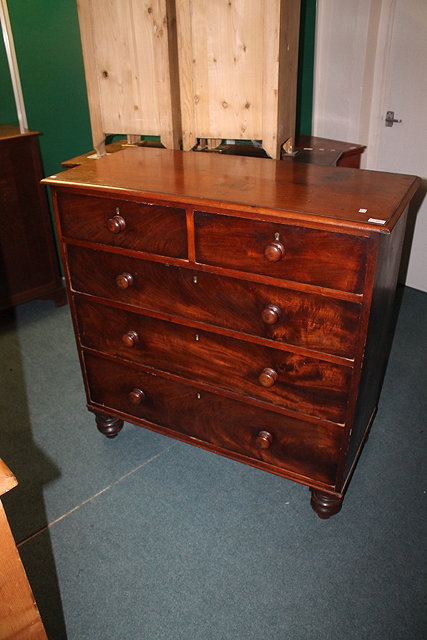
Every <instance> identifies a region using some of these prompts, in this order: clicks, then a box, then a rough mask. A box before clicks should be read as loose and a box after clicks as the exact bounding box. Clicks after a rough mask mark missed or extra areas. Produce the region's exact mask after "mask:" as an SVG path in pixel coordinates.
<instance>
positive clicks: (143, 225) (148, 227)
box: [60, 193, 187, 258]
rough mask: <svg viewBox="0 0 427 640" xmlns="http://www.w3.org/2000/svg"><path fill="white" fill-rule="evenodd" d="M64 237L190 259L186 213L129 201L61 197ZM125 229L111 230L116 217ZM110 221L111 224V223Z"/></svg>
mask: <svg viewBox="0 0 427 640" xmlns="http://www.w3.org/2000/svg"><path fill="white" fill-rule="evenodd" d="M60 206H61V211H62V218H61V227H62V233H63V235H64V236H65V237H68V238H79V239H82V240H84V239H87V238H89V239H90V240H91V241H92V242H99V243H102V244H110V245H113V246H117V247H125V248H128V249H135V250H139V251H147V252H148V253H154V254H159V255H163V256H171V257H176V258H186V257H187V228H186V213H185V210H184V209H179V208H175V207H165V206H159V205H153V204H144V203H135V202H129V201H127V200H119V199H108V198H96V197H91V196H84V195H79V194H70V193H64V194H61V196H60ZM117 216H120V217H121V218H122V225H123V228H120V227H118V228H119V230H118V231H117V229H116V232H114V231H111V230H110V229H109V223H111V222H113V223H114V222H115V217H117ZM110 221H111V222H110Z"/></svg>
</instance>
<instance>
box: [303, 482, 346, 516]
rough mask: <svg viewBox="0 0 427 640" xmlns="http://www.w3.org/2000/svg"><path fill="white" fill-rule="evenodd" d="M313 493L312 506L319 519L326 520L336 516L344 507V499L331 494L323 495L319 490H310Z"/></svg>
mask: <svg viewBox="0 0 427 640" xmlns="http://www.w3.org/2000/svg"><path fill="white" fill-rule="evenodd" d="M310 491H311V503H310V504H311V506H312V508H313V510H314V511H315V512H316V513H317V515H318V516H319V518H322V520H326V519H327V518H330V517H331V516H334V515H335V514H336V513H338V511H340V510H341V507H342V501H343V499H342V498H339V497H338V496H333V495H331V494H330V493H323V492H322V491H318V490H317V489H310Z"/></svg>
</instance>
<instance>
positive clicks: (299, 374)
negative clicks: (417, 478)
mask: <svg viewBox="0 0 427 640" xmlns="http://www.w3.org/2000/svg"><path fill="white" fill-rule="evenodd" d="M78 315H79V323H80V335H81V337H82V341H83V344H84V345H86V346H87V347H90V348H92V349H96V350H98V351H102V352H104V353H110V354H111V355H114V356H117V355H118V356H120V357H122V358H125V359H128V360H133V361H135V362H138V363H140V364H143V365H146V366H147V367H152V368H155V369H158V370H160V371H164V372H167V373H173V374H176V375H179V376H181V377H183V378H186V379H187V380H194V379H195V378H196V379H197V380H200V381H201V382H205V383H207V384H212V385H214V386H216V387H218V388H223V389H226V390H228V391H230V392H231V393H234V394H238V395H242V396H250V397H253V398H257V399H259V400H260V401H263V402H269V403H271V404H274V405H276V406H277V407H279V408H280V407H283V408H285V409H288V410H290V411H294V412H298V413H301V414H308V415H312V416H315V417H319V418H325V419H327V420H332V421H335V422H338V423H339V422H343V420H344V417H345V408H346V402H347V389H348V385H349V380H350V377H351V369H350V368H349V367H348V366H344V365H337V364H331V363H329V362H324V361H322V360H320V359H317V358H313V357H311V358H309V357H307V356H301V355H298V354H295V353H292V352H290V351H285V350H277V349H274V348H272V347H270V348H268V347H266V346H261V345H257V344H252V343H250V342H242V341H241V340H238V339H236V338H230V337H224V336H221V335H218V334H217V333H211V332H209V331H201V330H194V329H193V328H191V327H185V326H181V325H178V324H173V323H170V322H165V321H161V320H159V319H157V318H147V317H144V316H141V317H138V316H133V317H132V315H128V314H126V312H123V311H118V310H116V309H111V308H108V307H104V306H95V307H93V306H92V305H88V304H87V303H84V302H81V303H80V304H79V305H78ZM100 322H101V323H102V324H103V331H102V332H101V331H99V327H100ZM128 327H129V328H128ZM129 331H132V332H133V333H132V335H135V334H136V335H137V341H136V342H135V343H131V346H127V344H124V343H123V340H122V338H123V337H124V336H126V334H127V333H128V332H129ZM267 368H271V369H273V370H274V371H275V372H277V380H276V382H275V383H274V384H273V385H272V386H271V387H268V388H265V387H264V386H263V385H262V382H261V381H260V375H261V373H262V372H263V370H265V369H267Z"/></svg>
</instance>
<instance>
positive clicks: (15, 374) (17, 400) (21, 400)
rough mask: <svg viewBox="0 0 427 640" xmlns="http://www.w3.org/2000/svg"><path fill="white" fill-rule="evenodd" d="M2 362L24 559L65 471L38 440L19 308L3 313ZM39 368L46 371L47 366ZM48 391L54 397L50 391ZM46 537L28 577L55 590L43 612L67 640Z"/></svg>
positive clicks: (3, 435)
mask: <svg viewBox="0 0 427 640" xmlns="http://www.w3.org/2000/svg"><path fill="white" fill-rule="evenodd" d="M51 304H53V303H51ZM0 362H1V363H2V366H1V368H0V388H1V393H0V421H1V427H0V457H1V458H2V459H3V460H4V462H5V463H6V464H7V466H8V467H9V468H10V469H11V471H12V472H13V473H14V475H15V476H16V478H17V480H18V483H19V484H18V486H17V487H16V488H15V489H13V490H12V491H10V492H9V493H8V494H6V495H4V496H3V498H2V502H3V504H4V508H5V511H6V515H7V517H8V520H9V524H10V527H11V529H12V533H13V535H14V538H15V541H16V543H17V544H18V545H19V543H23V546H22V547H21V548H20V553H21V555H22V549H24V548H25V540H26V539H28V538H29V537H31V536H32V535H34V534H35V533H36V532H38V531H40V530H42V529H44V528H45V527H46V526H47V524H48V521H47V515H46V509H45V504H44V498H43V487H45V486H46V485H47V484H48V483H50V482H52V481H53V480H54V479H55V478H57V477H58V476H59V470H58V469H57V467H56V466H55V465H54V464H53V463H52V461H51V460H49V459H48V457H47V456H46V455H45V454H44V453H43V451H42V450H41V449H40V448H39V447H38V446H37V444H36V443H35V442H34V438H33V432H32V424H31V416H30V412H29V408H28V397H27V391H26V379H25V371H24V366H23V358H22V351H21V344H20V339H19V333H18V331H17V321H16V314H15V311H14V310H13V309H6V310H2V311H0ZM38 366H40V367H42V366H43V363H39V364H38ZM45 392H46V393H49V390H48V389H46V390H45ZM40 539H41V541H42V544H40V545H39V557H38V558H34V560H35V561H36V562H35V564H37V565H38V566H37V568H35V572H34V573H33V571H32V570H31V569H32V567H31V565H30V566H29V565H28V562H27V563H26V570H27V575H28V579H29V581H30V584H31V587H32V589H33V592H34V595H35V598H36V600H37V590H38V589H39V588H44V589H45V590H46V589H47V590H48V591H49V593H48V594H46V593H45V596H44V598H43V600H44V602H48V603H49V610H46V608H45V610H43V609H42V607H39V608H40V614H41V617H42V620H43V623H44V624H45V627H46V632H47V634H48V637H49V638H52V639H55V640H62V639H63V638H66V637H67V635H66V630H65V621H64V615H63V611H62V603H61V597H60V591H59V583H58V579H57V572H56V567H55V560H54V555H53V550H52V545H51V542H50V537H49V533H48V531H47V532H46V533H45V534H44V535H43V536H40ZM40 567H42V571H41V574H40V573H39V572H40ZM40 575H41V576H42V580H40ZM36 576H37V579H36ZM36 582H37V588H35V584H36ZM46 596H47V597H46ZM52 614H54V615H52ZM51 620H53V621H54V624H53V626H52V625H51V624H49V622H50V621H51Z"/></svg>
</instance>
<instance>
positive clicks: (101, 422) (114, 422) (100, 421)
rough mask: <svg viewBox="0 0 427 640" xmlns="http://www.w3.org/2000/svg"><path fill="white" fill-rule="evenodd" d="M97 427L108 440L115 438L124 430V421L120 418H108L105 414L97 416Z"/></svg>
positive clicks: (97, 414)
mask: <svg viewBox="0 0 427 640" xmlns="http://www.w3.org/2000/svg"><path fill="white" fill-rule="evenodd" d="M95 421H96V426H97V427H98V431H100V432H101V433H102V434H104V436H106V437H107V438H115V437H116V435H117V434H118V433H120V431H121V430H122V429H123V420H120V418H113V416H106V415H104V414H103V413H96V414H95Z"/></svg>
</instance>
